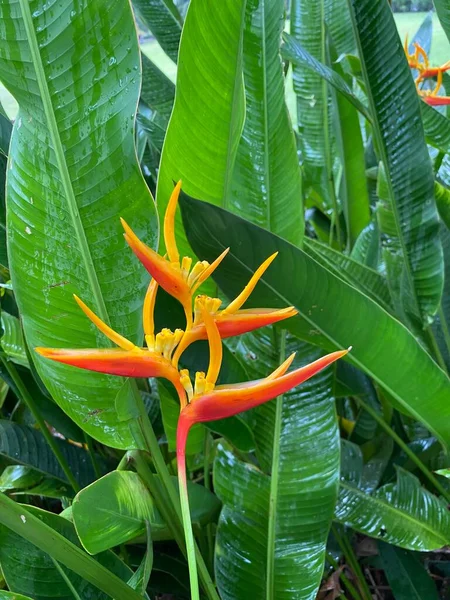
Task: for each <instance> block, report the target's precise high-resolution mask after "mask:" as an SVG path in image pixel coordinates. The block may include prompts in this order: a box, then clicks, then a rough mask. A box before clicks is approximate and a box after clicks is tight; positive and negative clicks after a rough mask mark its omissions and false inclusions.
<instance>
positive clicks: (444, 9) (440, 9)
mask: <svg viewBox="0 0 450 600" xmlns="http://www.w3.org/2000/svg"><path fill="white" fill-rule="evenodd" d="M433 4H434V7H435V9H436V12H437V16H438V18H439V21H440V23H441V25H442V29H443V30H444V31H445V35H446V36H447V38H448V40H449V41H450V7H449V5H448V3H447V2H446V0H434V2H433Z"/></svg>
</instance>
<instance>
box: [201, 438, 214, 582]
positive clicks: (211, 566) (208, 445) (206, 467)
mask: <svg viewBox="0 0 450 600" xmlns="http://www.w3.org/2000/svg"><path fill="white" fill-rule="evenodd" d="M210 452H211V434H210V433H209V431H206V435H205V447H204V459H203V481H204V485H205V488H206V489H207V490H210V489H211V475H210V472H209V469H210V463H209V454H210ZM206 539H207V547H208V552H207V557H208V566H209V569H210V572H211V573H212V572H213V569H214V540H213V531H212V524H211V523H208V524H207V525H206Z"/></svg>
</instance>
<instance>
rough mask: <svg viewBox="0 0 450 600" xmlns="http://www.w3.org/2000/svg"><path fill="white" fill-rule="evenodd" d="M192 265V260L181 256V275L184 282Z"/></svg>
mask: <svg viewBox="0 0 450 600" xmlns="http://www.w3.org/2000/svg"><path fill="white" fill-rule="evenodd" d="M191 265H192V258H191V257H190V256H183V260H182V261H181V275H182V276H183V279H185V280H186V281H187V280H188V277H189V271H190V268H191Z"/></svg>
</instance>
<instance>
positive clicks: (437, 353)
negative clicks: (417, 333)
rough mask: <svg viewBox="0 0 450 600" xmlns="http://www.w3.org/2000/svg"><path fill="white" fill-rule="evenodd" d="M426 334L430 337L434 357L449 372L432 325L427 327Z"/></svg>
mask: <svg viewBox="0 0 450 600" xmlns="http://www.w3.org/2000/svg"><path fill="white" fill-rule="evenodd" d="M425 334H426V336H427V338H428V342H429V344H430V349H431V350H432V351H433V354H434V357H435V358H436V361H437V363H438V365H439V366H440V367H441V369H442V370H443V371H444V373H447V365H446V364H445V360H444V357H443V356H442V353H441V351H440V349H439V346H438V343H437V341H436V338H435V336H434V333H433V330H432V329H431V326H430V325H428V327H426V328H425ZM447 374H448V373H447Z"/></svg>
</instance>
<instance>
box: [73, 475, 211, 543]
mask: <svg viewBox="0 0 450 600" xmlns="http://www.w3.org/2000/svg"><path fill="white" fill-rule="evenodd" d="M173 479H174V483H175V478H173ZM188 489H189V497H190V505H191V506H190V508H191V518H192V521H193V523H198V524H205V523H208V522H210V521H211V520H212V519H214V518H215V517H216V515H217V513H218V511H219V508H220V502H219V501H218V499H217V498H216V496H214V494H212V492H210V491H209V490H207V489H206V488H205V487H203V486H201V485H197V484H194V483H191V482H188ZM72 510H73V520H74V523H75V527H76V530H77V533H78V536H79V538H80V540H81V543H82V544H83V546H84V548H85V549H86V550H87V551H88V552H89V553H90V554H97V553H98V552H102V551H103V550H107V549H108V548H112V547H114V546H117V545H120V544H122V543H124V542H128V541H130V540H132V539H134V538H137V537H139V536H142V535H143V534H145V530H146V523H149V525H150V529H151V536H152V539H153V540H168V539H171V533H170V530H169V528H168V526H167V525H166V523H165V522H164V521H163V520H162V517H161V515H160V514H159V512H158V510H157V509H156V508H155V506H154V502H153V498H152V497H151V495H150V494H149V492H148V490H147V488H146V487H145V486H144V485H143V483H142V482H141V480H140V478H139V476H138V475H137V474H136V473H132V472H128V471H113V472H112V473H108V475H105V476H104V477H102V478H101V479H98V480H97V481H95V482H94V483H92V484H91V485H89V486H88V487H86V488H84V489H83V490H81V492H79V493H78V494H77V496H76V498H75V500H74V503H73V509H72Z"/></svg>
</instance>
